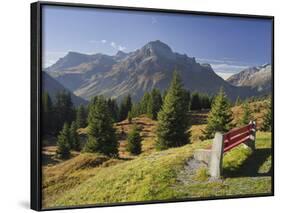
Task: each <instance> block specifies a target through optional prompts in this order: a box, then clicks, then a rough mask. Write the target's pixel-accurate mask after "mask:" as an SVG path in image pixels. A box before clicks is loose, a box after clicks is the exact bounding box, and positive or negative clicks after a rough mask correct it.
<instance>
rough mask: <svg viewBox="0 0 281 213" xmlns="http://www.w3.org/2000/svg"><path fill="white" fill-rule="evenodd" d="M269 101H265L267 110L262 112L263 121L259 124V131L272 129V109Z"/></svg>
mask: <svg viewBox="0 0 281 213" xmlns="http://www.w3.org/2000/svg"><path fill="white" fill-rule="evenodd" d="M271 104H272V103H271V101H270V102H269V103H267V110H266V113H265V114H264V116H263V117H264V119H263V123H262V126H261V131H264V132H266V131H271V130H272V111H271V107H272V105H271Z"/></svg>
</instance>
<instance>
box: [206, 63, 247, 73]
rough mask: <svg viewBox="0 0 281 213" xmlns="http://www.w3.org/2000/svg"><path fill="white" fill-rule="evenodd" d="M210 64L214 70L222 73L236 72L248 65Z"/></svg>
mask: <svg viewBox="0 0 281 213" xmlns="http://www.w3.org/2000/svg"><path fill="white" fill-rule="evenodd" d="M211 66H212V68H213V69H214V71H215V72H222V73H237V72H240V71H242V70H244V69H246V68H248V67H249V66H244V65H234V64H211Z"/></svg>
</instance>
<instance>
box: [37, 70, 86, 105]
mask: <svg viewBox="0 0 281 213" xmlns="http://www.w3.org/2000/svg"><path fill="white" fill-rule="evenodd" d="M42 89H43V91H46V92H48V93H49V95H50V97H51V99H52V100H53V101H54V100H55V97H56V94H57V93H58V92H60V91H67V92H70V94H71V100H72V102H73V104H74V105H75V106H79V105H80V104H83V105H85V104H87V103H88V101H86V100H84V99H83V98H80V97H77V96H76V95H74V94H73V93H72V92H71V91H69V90H67V89H66V88H65V87H64V86H63V85H61V84H60V83H59V82H57V81H56V80H55V79H53V78H52V77H51V76H49V74H47V73H46V72H42Z"/></svg>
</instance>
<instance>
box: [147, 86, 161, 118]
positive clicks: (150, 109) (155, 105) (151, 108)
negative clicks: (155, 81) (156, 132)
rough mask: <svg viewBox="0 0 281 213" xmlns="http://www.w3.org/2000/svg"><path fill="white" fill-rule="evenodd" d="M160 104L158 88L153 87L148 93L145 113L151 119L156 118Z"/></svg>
mask: <svg viewBox="0 0 281 213" xmlns="http://www.w3.org/2000/svg"><path fill="white" fill-rule="evenodd" d="M161 106H162V97H161V93H160V90H158V89H155V88H154V89H153V90H152V91H151V94H150V98H149V101H148V104H147V114H148V115H149V117H150V118H152V119H153V120H156V119H157V114H158V112H159V111H160V109H161Z"/></svg>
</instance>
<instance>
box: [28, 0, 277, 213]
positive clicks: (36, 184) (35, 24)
mask: <svg viewBox="0 0 281 213" xmlns="http://www.w3.org/2000/svg"><path fill="white" fill-rule="evenodd" d="M47 5H51V6H58V7H60V6H63V7H77V8H102V9H111V10H119V11H120V10H122V11H146V12H162V13H172V14H189V15H190V14H194V15H207V16H216V17H218V16H221V17H241V18H254V19H262V20H265V19H266V20H270V21H271V22H272V44H271V45H272V46H271V49H272V61H271V64H272V82H271V83H272V91H271V92H272V116H273V124H272V125H273V129H272V141H271V142H272V150H273V151H272V190H271V192H272V193H267V194H259V195H253V194H249V195H243V196H240V195H234V196H227V197H213V198H212V197H208V198H191V199H179V200H173V199H172V200H155V201H141V202H124V203H110V204H102V205H81V206H79V205H78V206H65V207H54V208H46V209H45V208H42V190H41V186H42V167H41V144H40V139H41V132H40V131H41V128H40V122H41V110H40V109H41V91H42V88H41V67H42V41H41V38H42V16H41V15H42V7H43V6H47ZM30 186H31V209H33V210H37V211H42V210H58V209H77V208H89V207H106V206H123V205H139V204H154V203H172V202H185V201H202V200H215V199H231V198H248V197H261V196H274V16H265V15H249V14H234V13H217V12H203V11H187V10H175V9H158V8H141V7H124V6H111V5H92V4H80V3H62V2H48V1H42V2H41V1H39V2H35V3H32V4H31V182H30Z"/></svg>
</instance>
